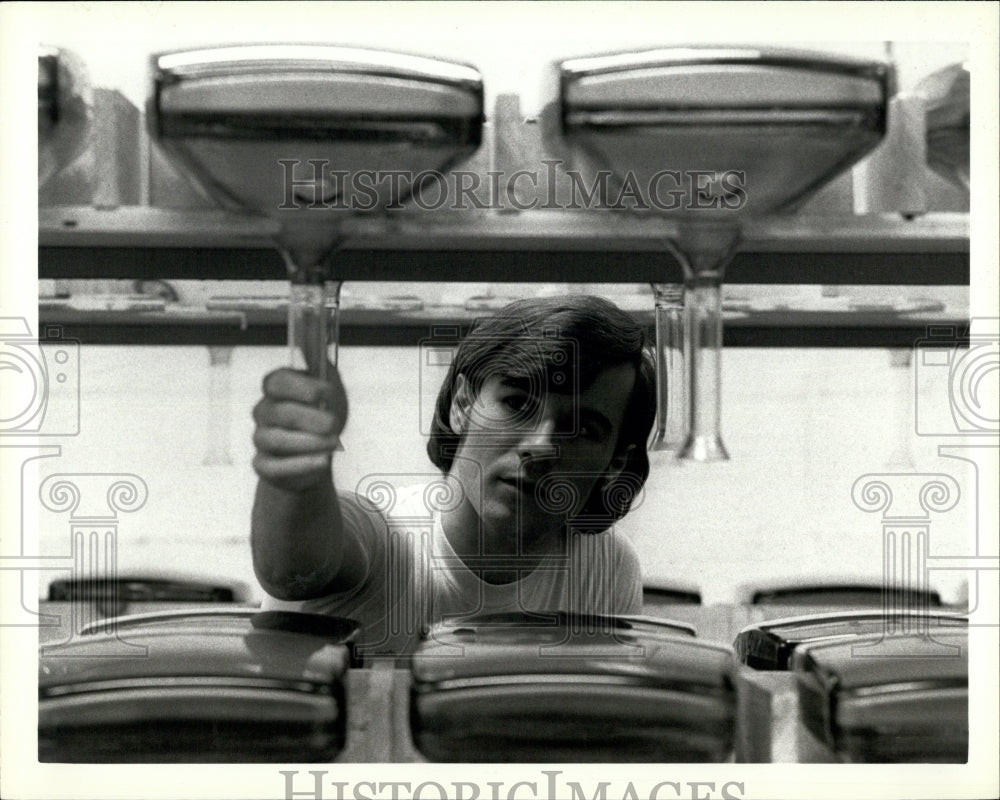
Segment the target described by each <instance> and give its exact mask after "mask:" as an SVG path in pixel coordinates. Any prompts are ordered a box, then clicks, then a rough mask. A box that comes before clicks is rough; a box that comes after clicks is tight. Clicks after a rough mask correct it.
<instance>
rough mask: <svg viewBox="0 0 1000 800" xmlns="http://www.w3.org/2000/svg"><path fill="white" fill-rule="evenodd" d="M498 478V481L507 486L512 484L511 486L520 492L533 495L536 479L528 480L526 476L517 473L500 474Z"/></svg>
mask: <svg viewBox="0 0 1000 800" xmlns="http://www.w3.org/2000/svg"><path fill="white" fill-rule="evenodd" d="M498 480H499V481H500V483H503V484H506V485H507V486H512V487H513V488H515V489H517V490H518V491H520V492H521V493H522V494H526V495H530V496H534V494H535V486H536V484H537V481H533V480H528V479H526V478H521V477H519V476H517V475H501V476H500V477H499V478H498Z"/></svg>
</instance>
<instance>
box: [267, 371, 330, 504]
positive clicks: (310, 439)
mask: <svg viewBox="0 0 1000 800" xmlns="http://www.w3.org/2000/svg"><path fill="white" fill-rule="evenodd" d="M330 376H331V377H330V380H329V382H323V381H320V380H318V379H316V378H313V377H310V376H309V375H307V374H305V373H304V372H299V371H297V370H293V369H289V368H282V369H278V370H275V371H274V372H271V373H269V374H268V375H267V376H266V377H265V378H264V397H263V398H262V399H261V400H260V402H258V403H257V405H256V406H255V407H254V410H253V418H254V421H255V422H256V423H257V427H256V430H255V431H254V436H253V441H254V446H255V447H256V448H257V455H256V456H254V460H253V467H254V470H255V471H256V472H257V475H258V476H259V477H260V478H261V479H262V480H264V481H267V482H268V483H270V484H272V485H274V486H277V487H279V488H281V489H286V490H289V491H294V492H300V491H303V490H305V489H310V488H312V487H315V486H318V485H321V484H323V483H326V484H330V483H331V481H332V475H331V466H330V465H331V461H332V458H333V450H334V447H335V446H336V443H337V439H338V436H339V435H340V432H341V431H342V430H343V429H344V423H345V422H346V421H347V395H346V394H345V392H344V387H343V384H342V383H341V382H340V376H339V374H338V373H337V371H336V369H335V368H333V367H331V368H330Z"/></svg>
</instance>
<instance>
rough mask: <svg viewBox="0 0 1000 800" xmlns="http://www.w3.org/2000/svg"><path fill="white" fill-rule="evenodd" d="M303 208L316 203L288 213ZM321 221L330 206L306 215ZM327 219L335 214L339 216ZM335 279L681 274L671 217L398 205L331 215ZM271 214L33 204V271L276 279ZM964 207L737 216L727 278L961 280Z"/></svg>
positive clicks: (612, 279) (965, 251)
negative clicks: (667, 247)
mask: <svg viewBox="0 0 1000 800" xmlns="http://www.w3.org/2000/svg"><path fill="white" fill-rule="evenodd" d="M295 213H313V212H295ZM315 213H316V214H317V215H319V216H317V217H316V218H317V219H321V215H323V214H327V215H328V216H330V219H331V223H333V222H334V218H333V215H334V214H336V213H337V212H329V211H317V212H315ZM338 221H340V220H339V218H338ZM342 224H343V225H344V228H343V230H344V233H345V235H346V240H345V244H344V246H343V247H342V249H341V250H340V251H339V252H338V253H337V255H336V259H335V261H334V268H335V275H336V277H337V278H339V279H341V280H345V281H484V282H497V281H508V282H548V283H575V282H581V283H645V282H653V281H659V282H671V281H678V280H680V279H681V271H680V267H679V265H677V263H676V262H675V261H674V259H673V258H672V257H671V256H670V255H669V254H667V253H666V252H665V251H664V249H663V245H662V242H663V240H664V239H665V238H666V237H667V236H669V235H670V233H671V232H672V231H673V230H674V226H675V224H676V223H675V222H673V221H671V220H668V219H664V218H655V217H652V216H648V215H645V216H644V215H640V214H634V213H626V212H621V213H619V212H593V211H589V212H573V211H556V210H533V211H525V212H516V213H503V212H496V211H492V212H491V211H463V212H453V211H440V212H414V211H401V212H398V213H392V214H385V215H381V216H374V215H372V216H354V217H350V218H347V219H343V220H342ZM275 230H276V223H275V222H274V221H272V220H270V219H266V218H258V217H252V216H247V215H240V214H234V213H229V212H225V211H220V210H217V209H200V210H190V209H184V210H180V209H176V210H175V209H164V208H151V207H145V206H130V207H120V208H116V209H109V210H103V209H95V208H93V207H90V206H65V207H48V208H42V209H39V277H41V278H57V279H62V278H70V279H71V278H135V279H168V280H170V279H173V280H182V279H188V280H190V279H196V280H197V279H216V280H275V281H284V280H287V275H286V271H285V267H284V264H283V262H282V260H281V258H280V256H279V255H278V252H277V250H276V249H275V247H274V246H273V244H272V240H271V236H272V234H273V233H274V232H275ZM969 277H970V267H969V222H968V215H967V214H939V213H935V214H927V215H924V216H921V217H917V218H914V219H912V220H908V219H904V218H902V217H899V216H898V215H880V216H879V215H870V216H837V217H831V216H823V217H807V216H789V217H773V218H768V219H765V220H758V221H752V222H749V223H747V224H746V226H745V230H744V238H743V244H742V246H741V249H740V252H739V253H738V255H737V256H736V258H735V259H734V261H733V262H732V263H731V264H730V266H729V267H728V269H727V270H726V282H727V283H730V284H740V283H755V284H768V283H771V284H808V283H814V284H828V285H834V284H841V285H843V284H856V285H878V284H882V285H924V286H934V285H937V286H945V285H967V284H968V283H969Z"/></svg>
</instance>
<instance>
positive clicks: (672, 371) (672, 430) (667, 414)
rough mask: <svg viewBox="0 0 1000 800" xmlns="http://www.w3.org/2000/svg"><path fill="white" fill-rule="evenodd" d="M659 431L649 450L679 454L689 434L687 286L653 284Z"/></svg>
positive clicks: (657, 425) (657, 430)
mask: <svg viewBox="0 0 1000 800" xmlns="http://www.w3.org/2000/svg"><path fill="white" fill-rule="evenodd" d="M651 285H652V288H653V300H654V303H655V307H656V432H655V435H654V437H653V442H652V444H651V445H650V448H649V449H650V451H661V452H662V451H677V450H679V449H680V447H681V445H683V444H684V439H685V436H686V434H687V425H686V413H687V411H686V407H687V403H686V400H685V396H684V389H685V385H686V384H687V377H686V375H685V370H684V285H683V284H679V283H654V284H651Z"/></svg>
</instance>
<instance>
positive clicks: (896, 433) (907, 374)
mask: <svg viewBox="0 0 1000 800" xmlns="http://www.w3.org/2000/svg"><path fill="white" fill-rule="evenodd" d="M889 367H890V380H891V381H892V387H893V388H892V411H891V412H890V413H891V414H892V416H893V417H894V419H893V421H892V422H893V424H892V430H893V438H894V439H895V442H894V443H893V448H892V453H890V455H889V460H888V463H887V464H886V466H887V468H889V469H894V470H901V471H902V470H907V471H912V470H915V469H916V468H917V466H916V463H915V462H914V460H913V448H912V441H913V436H914V430H915V425H914V420H913V408H914V404H915V402H916V398H915V397H914V396H913V369H912V367H913V350H912V349H911V348H908V347H903V348H891V349H890V350H889Z"/></svg>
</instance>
